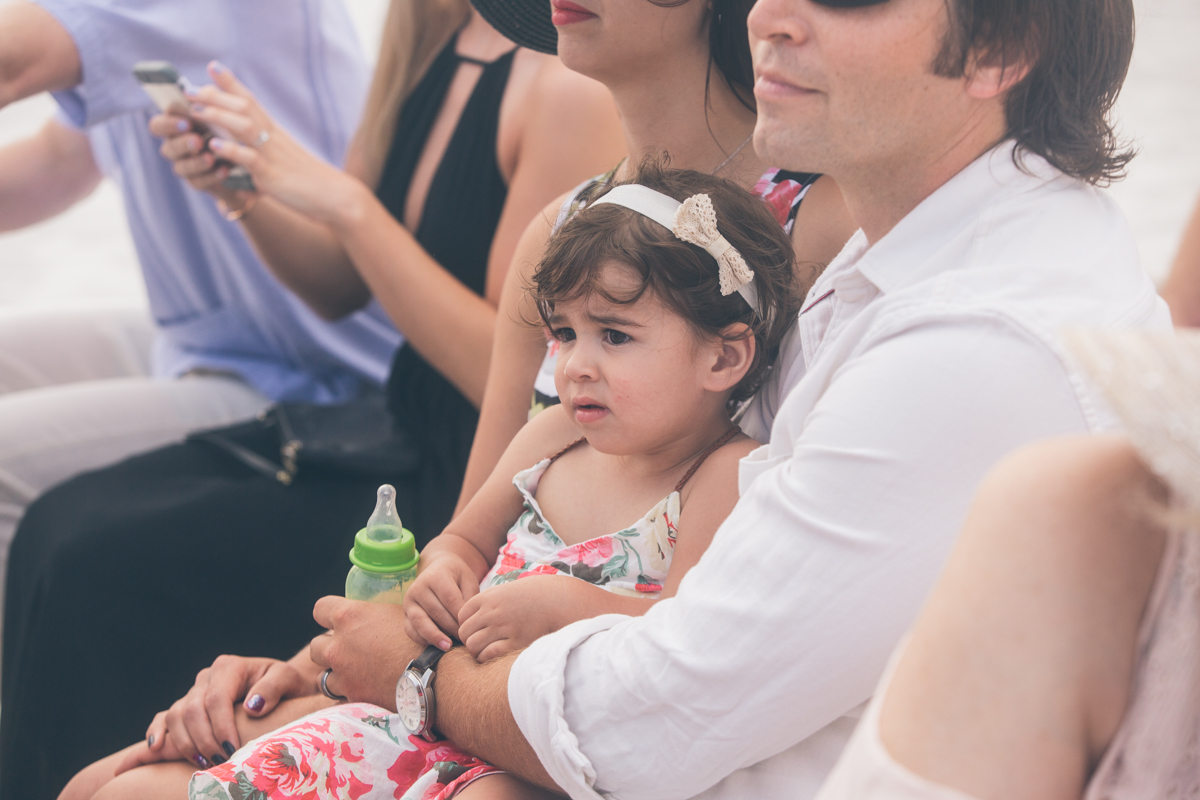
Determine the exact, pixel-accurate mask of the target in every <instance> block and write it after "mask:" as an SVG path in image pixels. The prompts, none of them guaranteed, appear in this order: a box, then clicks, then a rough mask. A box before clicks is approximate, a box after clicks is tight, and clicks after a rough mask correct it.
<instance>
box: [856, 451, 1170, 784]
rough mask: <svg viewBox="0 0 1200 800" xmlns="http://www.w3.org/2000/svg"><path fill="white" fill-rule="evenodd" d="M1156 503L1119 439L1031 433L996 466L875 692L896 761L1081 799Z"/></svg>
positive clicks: (1149, 547) (1127, 665)
mask: <svg viewBox="0 0 1200 800" xmlns="http://www.w3.org/2000/svg"><path fill="white" fill-rule="evenodd" d="M1163 499H1164V498H1163V490H1162V488H1161V486H1160V485H1159V484H1158V482H1157V481H1156V480H1155V479H1154V478H1153V477H1152V476H1151V475H1150V473H1149V472H1148V471H1147V470H1146V469H1145V467H1143V466H1142V464H1141V462H1140V461H1139V460H1138V458H1137V456H1136V454H1135V453H1134V452H1133V450H1132V448H1131V447H1130V446H1129V444H1128V443H1127V442H1126V441H1124V440H1122V439H1119V438H1117V437H1088V438H1083V437H1079V438H1073V439H1063V440H1057V441H1053V442H1048V443H1044V444H1038V445H1034V446H1032V447H1029V448H1026V449H1024V450H1022V451H1020V452H1018V453H1017V454H1016V455H1015V456H1013V457H1011V458H1009V459H1008V460H1007V461H1006V462H1004V463H1003V464H1002V465H1001V466H1000V467H999V468H997V470H996V471H995V472H993V474H992V475H991V476H990V477H989V478H988V480H987V481H986V482H985V484H984V486H983V488H982V489H981V491H980V493H979V495H978V497H977V498H976V500H975V502H974V503H973V505H972V508H971V511H970V514H969V516H968V518H967V522H966V524H965V526H964V530H963V534H962V537H961V539H960V541H959V544H958V546H957V547H956V549H955V551H954V552H953V553H952V555H951V557H950V560H949V562H948V564H947V566H946V570H945V572H944V573H943V575H942V578H941V579H940V580H939V582H938V584H937V586H936V587H935V589H934V591H933V593H932V595H931V596H930V599H929V603H928V605H927V606H926V608H925V610H924V611H923V612H922V614H921V616H920V618H919V620H918V621H917V624H916V625H915V627H914V628H913V631H912V635H911V639H910V641H909V643H908V645H907V648H906V650H905V652H904V655H903V657H902V659H901V661H900V663H899V665H898V667H897V669H896V672H895V675H894V678H893V681H892V684H891V687H890V689H889V690H888V693H887V695H886V698H885V700H884V704H883V709H882V715H881V719H880V729H881V735H882V738H883V741H884V743H885V744H886V745H887V747H888V749H889V750H890V751H891V753H892V755H893V757H894V758H895V759H896V760H897V761H899V762H900V763H901V764H903V765H904V766H906V767H908V768H909V769H912V770H913V771H915V772H917V773H918V774H919V775H922V776H924V777H926V778H929V779H931V780H933V781H936V782H938V783H942V784H945V785H948V786H951V787H954V788H956V789H959V790H960V791H964V792H967V793H968V794H970V795H972V796H974V797H979V798H984V800H991V798H1009V797H1022V798H1029V800H1058V799H1059V798H1064V799H1065V798H1072V800H1078V798H1079V797H1080V796H1081V794H1082V792H1083V788H1084V783H1085V781H1086V780H1087V776H1088V774H1089V772H1090V770H1091V769H1092V767H1093V766H1094V764H1095V763H1096V761H1097V759H1098V758H1099V756H1100V754H1101V753H1103V751H1104V750H1105V749H1106V748H1107V746H1108V743H1109V741H1111V739H1112V736H1113V734H1114V733H1115V731H1116V729H1117V726H1118V725H1119V723H1120V720H1121V717H1122V715H1123V713H1124V709H1125V705H1126V703H1127V699H1128V696H1129V687H1130V681H1131V679H1132V676H1133V666H1134V650H1135V643H1136V639H1137V631H1138V625H1139V622H1140V620H1141V617H1142V614H1143V611H1144V610H1145V607H1146V603H1147V599H1148V597H1149V594H1150V588H1151V585H1152V584H1153V581H1154V578H1155V575H1156V574H1157V571H1158V566H1159V563H1160V561H1161V558H1162V551H1163V546H1164V535H1163V532H1162V531H1161V530H1160V529H1159V527H1158V525H1157V523H1155V522H1154V518H1153V516H1152V514H1151V513H1150V508H1151V506H1152V504H1154V503H1158V502H1162V501H1163Z"/></svg>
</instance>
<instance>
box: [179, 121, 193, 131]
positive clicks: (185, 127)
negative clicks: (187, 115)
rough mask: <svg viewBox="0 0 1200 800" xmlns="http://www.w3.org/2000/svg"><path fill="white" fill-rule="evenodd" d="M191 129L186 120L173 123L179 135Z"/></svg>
mask: <svg viewBox="0 0 1200 800" xmlns="http://www.w3.org/2000/svg"><path fill="white" fill-rule="evenodd" d="M191 127H192V123H190V122H188V121H187V120H186V119H181V120H179V121H178V122H176V123H175V130H177V131H179V132H180V133H183V132H184V131H186V130H188V129H189V128H191Z"/></svg>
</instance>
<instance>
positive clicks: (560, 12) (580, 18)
mask: <svg viewBox="0 0 1200 800" xmlns="http://www.w3.org/2000/svg"><path fill="white" fill-rule="evenodd" d="M550 8H551V12H550V21H551V22H553V23H554V24H555V25H557V26H559V27H561V26H563V25H572V24H574V23H576V22H586V21H588V20H589V19H595V18H596V15H595V14H593V13H592V12H591V11H588V10H587V9H586V8H584V7H583V6H581V5H579V4H577V3H572V2H571V0H552V2H551V3H550Z"/></svg>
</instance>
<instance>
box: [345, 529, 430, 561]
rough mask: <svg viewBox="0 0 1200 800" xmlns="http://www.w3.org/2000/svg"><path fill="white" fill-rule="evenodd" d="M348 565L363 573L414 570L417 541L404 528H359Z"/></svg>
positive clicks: (410, 532)
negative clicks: (364, 571)
mask: <svg viewBox="0 0 1200 800" xmlns="http://www.w3.org/2000/svg"><path fill="white" fill-rule="evenodd" d="M350 562H351V563H352V564H354V566H356V567H358V568H359V569H362V570H366V571H367V572H403V571H404V570H406V569H412V568H414V567H416V566H417V541H416V539H414V538H413V535H412V531H410V530H408V529H407V528H396V527H393V526H391V525H388V526H378V527H371V528H363V529H362V530H361V531H359V532H358V533H356V534H355V535H354V549H353V550H351V551H350Z"/></svg>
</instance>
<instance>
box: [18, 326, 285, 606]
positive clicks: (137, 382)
mask: <svg viewBox="0 0 1200 800" xmlns="http://www.w3.org/2000/svg"><path fill="white" fill-rule="evenodd" d="M154 336H155V328H154V324H153V322H152V321H151V319H150V317H149V315H148V314H147V312H146V310H145V309H139V308H120V307H109V308H94V309H86V310H85V309H77V310H69V311H68V310H62V311H19V312H18V311H10V312H5V313H3V314H0V602H2V598H3V597H4V593H3V581H4V575H5V574H6V571H5V567H6V565H7V561H8V547H9V544H10V543H11V542H12V538H13V532H14V531H15V529H16V526H17V523H18V522H19V521H20V519H21V516H22V515H23V514H24V513H25V508H26V506H28V505H29V504H30V503H31V502H33V500H34V499H36V498H37V497H38V495H40V494H41V493H42V492H44V491H45V490H46V489H49V488H50V487H52V486H54V485H56V484H58V483H61V482H62V481H65V480H66V479H68V478H70V477H72V476H73V475H77V474H79V473H81V472H84V471H86V470H90V469H96V468H98V467H102V466H105V465H108V464H112V463H114V462H116V461H119V460H121V459H123V458H125V457H126V456H129V455H132V454H134V453H139V452H143V451H146V450H150V449H152V448H155V447H159V446H161V445H165V444H169V443H171V442H175V441H179V440H181V439H182V438H183V436H184V434H186V433H187V432H188V431H189V430H193V429H196V428H204V427H210V426H217V425H223V424H226V423H230V422H234V421H236V420H239V419H246V418H249V417H251V416H253V415H254V414H255V413H257V412H258V411H259V410H260V409H261V408H263V407H264V406H266V405H267V403H268V401H267V399H266V398H265V397H263V396H262V395H260V394H259V393H258V392H257V391H255V390H254V389H252V388H251V387H250V386H248V385H247V384H245V383H243V382H242V381H240V380H237V379H235V378H230V377H223V376H216V375H209V376H186V377H183V378H177V379H164V378H153V377H150V361H151V357H150V351H151V347H152V345H153V341H154Z"/></svg>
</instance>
